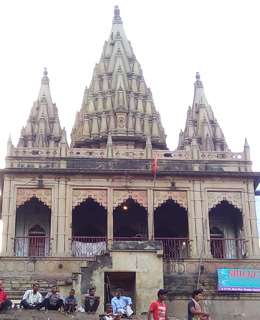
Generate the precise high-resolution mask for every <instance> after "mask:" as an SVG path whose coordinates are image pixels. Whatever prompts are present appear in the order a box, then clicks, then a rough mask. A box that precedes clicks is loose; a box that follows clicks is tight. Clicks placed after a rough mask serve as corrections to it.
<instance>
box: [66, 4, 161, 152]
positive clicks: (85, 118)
mask: <svg viewBox="0 0 260 320" xmlns="http://www.w3.org/2000/svg"><path fill="white" fill-rule="evenodd" d="M109 135H110V140H111V141H113V145H116V146H117V148H132V149H144V148H145V146H146V141H147V136H148V135H150V140H151V143H152V146H153V148H156V149H166V136H165V133H164V129H163V127H162V124H161V120H160V115H159V113H158V112H157V111H156V109H155V106H154V102H153V97H152V93H151V90H150V89H149V88H148V87H147V85H146V82H145V80H144V77H143V72H142V69H141V67H140V64H139V62H138V61H137V59H136V56H135V54H134V52H133V48H132V47H131V44H130V42H129V41H128V39H127V37H126V34H125V31H124V28H123V22H122V19H121V17H120V10H119V8H118V6H115V8H114V18H113V22H112V30H111V32H110V35H109V38H108V41H106V42H105V44H104V47H103V51H102V54H101V58H100V60H99V63H98V64H96V66H95V68H94V72H93V77H92V80H91V84H90V86H89V88H88V89H87V90H85V94H84V98H83V103H82V107H81V110H80V112H79V113H78V114H77V117H76V120H75V125H74V127H73V129H72V134H71V146H72V147H77V148H79V147H87V148H105V146H106V145H107V139H108V136H109Z"/></svg>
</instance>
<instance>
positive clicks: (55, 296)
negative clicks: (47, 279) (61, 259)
mask: <svg viewBox="0 0 260 320" xmlns="http://www.w3.org/2000/svg"><path fill="white" fill-rule="evenodd" d="M57 291H58V287H57V286H56V285H53V286H52V287H51V291H50V292H48V293H47V294H46V297H45V299H44V307H45V312H48V310H59V309H60V312H61V313H63V311H62V307H63V298H62V295H61V294H60V293H59V292H57Z"/></svg>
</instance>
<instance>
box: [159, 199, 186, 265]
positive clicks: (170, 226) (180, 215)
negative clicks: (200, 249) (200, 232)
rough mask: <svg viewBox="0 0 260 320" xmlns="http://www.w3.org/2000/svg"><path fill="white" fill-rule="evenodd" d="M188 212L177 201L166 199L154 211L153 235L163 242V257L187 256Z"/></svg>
mask: <svg viewBox="0 0 260 320" xmlns="http://www.w3.org/2000/svg"><path fill="white" fill-rule="evenodd" d="M188 235H189V231H188V213H187V211H186V209H185V208H183V207H182V206H181V205H180V204H179V203H177V202H176V201H174V200H172V199H168V200H167V201H165V202H164V203H163V204H162V205H160V206H159V207H157V208H156V210H155V211H154V237H155V240H158V241H162V243H163V251H164V252H163V256H164V259H176V258H187V257H188V256H189V238H188Z"/></svg>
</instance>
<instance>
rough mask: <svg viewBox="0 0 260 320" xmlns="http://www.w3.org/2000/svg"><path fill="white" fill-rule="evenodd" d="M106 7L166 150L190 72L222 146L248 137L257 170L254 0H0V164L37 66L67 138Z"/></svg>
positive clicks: (188, 90)
mask: <svg viewBox="0 0 260 320" xmlns="http://www.w3.org/2000/svg"><path fill="white" fill-rule="evenodd" d="M115 5H119V7H120V10H121V17H122V19H123V22H124V28H125V32H126V35H127V37H128V40H130V41H131V43H132V46H133V49H134V52H135V55H136V57H137V59H138V61H139V63H140V64H141V67H142V69H143V73H144V77H145V80H146V83H147V85H148V86H149V87H150V88H151V90H152V93H153V97H154V101H155V106H156V109H157V110H158V111H159V112H160V113H161V118H162V123H163V126H164V128H165V132H166V134H167V136H168V137H167V144H168V147H169V149H170V150H174V149H175V148H176V147H177V143H178V134H179V131H180V129H184V125H185V120H186V112H187V108H188V105H191V104H192V100H193V90H194V87H193V83H194V81H195V74H196V72H197V71H199V72H200V74H201V80H202V81H203V84H204V88H205V92H206V96H207V100H208V102H209V103H210V104H211V106H212V109H213V111H214V114H215V116H216V118H217V119H218V122H219V124H220V126H221V128H222V130H223V132H224V134H225V136H226V140H227V143H228V146H229V148H230V149H231V150H232V151H233V152H241V151H243V146H244V140H245V138H246V137H247V139H248V142H249V145H250V147H251V157H252V161H253V169H254V170H255V171H260V148H259V129H258V127H259V119H260V117H259V116H260V111H259V110H260V109H259V103H260V102H259V101H260V97H259V91H260V90H259V88H260V83H259V82H260V81H259V79H260V78H259V75H260V46H259V39H260V36H259V33H260V19H259V6H260V3H259V1H258V0H256V1H253V0H247V1H245V0H244V1H240V0H218V1H211V0H205V1H203V0H196V1H195V0H186V1H185V0H181V1H180V0H178V1H175V0H167V1H166V0H160V1H153V0H150V1H148V0H142V1H141V0H138V1H135V0H131V1H128V0H113V1H111V0H95V1H90V0H73V1H72V0H71V1H68V0H44V1H41V0H31V1H30V0H22V1H21V0H12V1H8V0H1V1H0V30H1V33H0V34H1V37H0V41H1V50H0V97H1V100H0V104H1V109H0V112H1V116H0V136H1V144H0V168H3V167H4V166H5V161H4V158H5V156H6V143H7V140H8V136H9V134H11V137H12V141H13V144H14V145H15V146H16V145H17V142H18V138H19V134H20V131H21V129H22V127H23V126H25V125H26V121H27V119H28V116H29V113H30V110H31V106H32V104H33V101H35V100H36V99H37V96H38V92H39V89H40V83H41V78H42V72H43V69H44V67H47V69H48V72H49V74H48V76H49V78H50V88H51V94H52V99H53V102H56V104H57V107H58V110H59V117H60V122H61V125H62V127H63V126H65V128H66V130H67V137H68V140H69V141H70V133H71V129H72V126H73V124H74V120H75V115H76V111H77V110H79V109H80V107H81V103H82V98H83V92H84V88H85V86H89V85H90V80H91V77H92V73H93V69H94V66H95V63H96V62H98V61H99V58H100V55H101V52H102V48H103V44H104V41H105V40H108V37H109V33H110V29H111V23H112V18H113V14H114V12H113V10H114V6H115ZM259 207H260V206H259V202H258V208H259ZM258 210H259V211H260V209H258ZM0 242H1V239H0Z"/></svg>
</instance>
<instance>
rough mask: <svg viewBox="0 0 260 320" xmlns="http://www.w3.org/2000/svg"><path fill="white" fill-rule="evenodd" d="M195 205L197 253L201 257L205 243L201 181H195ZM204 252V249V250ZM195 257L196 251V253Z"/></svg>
mask: <svg viewBox="0 0 260 320" xmlns="http://www.w3.org/2000/svg"><path fill="white" fill-rule="evenodd" d="M193 201H194V202H193V207H194V218H195V226H196V227H195V230H196V234H195V237H196V249H197V250H196V251H197V252H196V255H197V257H200V255H201V252H202V243H203V215H202V205H201V188H200V182H199V181H193ZM203 252H204V251H203ZM193 257H194V258H195V257H196V256H195V253H194V256H193Z"/></svg>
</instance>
